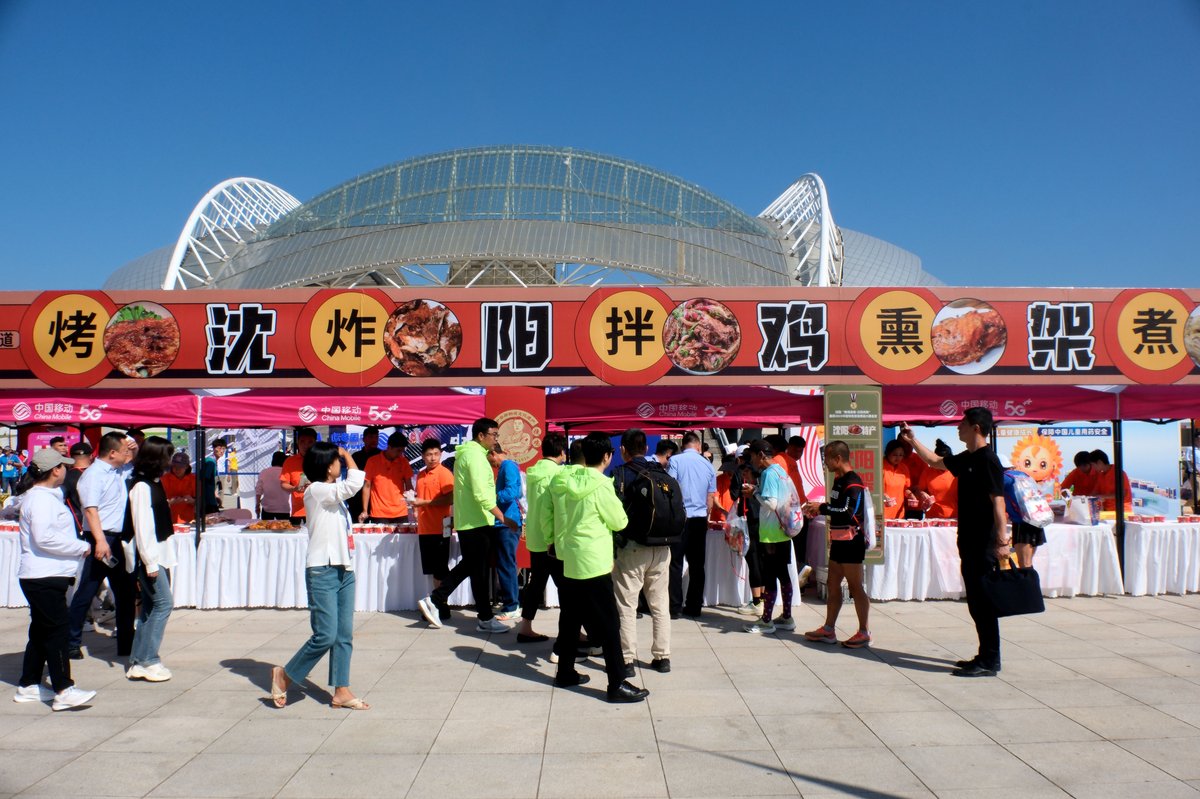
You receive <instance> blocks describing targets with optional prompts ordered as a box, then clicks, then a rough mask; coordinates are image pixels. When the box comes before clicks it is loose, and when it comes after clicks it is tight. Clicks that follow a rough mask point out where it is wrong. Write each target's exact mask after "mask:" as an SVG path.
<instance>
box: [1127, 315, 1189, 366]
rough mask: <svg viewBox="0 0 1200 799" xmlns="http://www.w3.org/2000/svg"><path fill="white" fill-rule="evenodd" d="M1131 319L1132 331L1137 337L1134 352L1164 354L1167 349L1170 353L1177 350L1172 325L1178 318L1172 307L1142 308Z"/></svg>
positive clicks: (1175, 323)
mask: <svg viewBox="0 0 1200 799" xmlns="http://www.w3.org/2000/svg"><path fill="white" fill-rule="evenodd" d="M1133 321H1134V326H1133V332H1134V333H1135V334H1136V335H1137V337H1138V345H1137V347H1135V348H1134V350H1133V351H1134V352H1136V353H1138V354H1139V355H1140V354H1141V353H1143V352H1151V353H1154V352H1157V353H1158V354H1159V355H1165V354H1166V353H1167V351H1168V350H1170V352H1171V353H1172V354H1175V353H1178V352H1179V350H1178V349H1177V348H1176V346H1175V327H1174V326H1175V325H1177V324H1179V320H1178V319H1176V318H1175V311H1174V310H1173V309H1168V310H1166V311H1160V310H1158V309H1157V308H1153V307H1151V308H1143V309H1142V310H1140V311H1138V312H1137V315H1136V316H1134V317H1133Z"/></svg>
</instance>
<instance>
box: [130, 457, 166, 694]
mask: <svg viewBox="0 0 1200 799" xmlns="http://www.w3.org/2000/svg"><path fill="white" fill-rule="evenodd" d="M174 454H175V447H173V446H172V445H171V442H170V441H167V440H166V439H165V438H162V437H161V436H147V437H146V440H145V441H144V442H143V443H142V446H141V448H140V449H139V450H138V454H137V457H136V458H135V459H134V461H133V475H132V477H131V478H130V481H129V503H128V505H126V508H125V529H124V532H123V534H122V538H123V539H124V540H125V541H131V540H132V541H133V542H134V544H135V550H136V552H137V558H136V563H137V567H136V576H137V581H138V585H140V586H141V588H142V609H141V613H140V614H139V617H138V626H137V632H136V633H134V636H133V649H132V650H130V653H129V670H128V671H126V672H125V677H126V678H127V679H130V680H146V681H147V682H164V681H166V680H169V679H171V671H170V670H169V669H168V668H167V667H166V666H164V665H163V663H162V659H161V658H160V657H159V656H158V649H159V647H160V646H161V645H162V639H163V633H164V632H166V629H167V619H169V618H170V617H171V610H172V609H173V608H174V607H175V601H174V598H173V597H172V596H171V581H170V579H169V578H168V577H167V572H166V570H167V569H173V568H175V551H174V550H173V549H171V548H170V547H166V546H163V542H164V541H166V540H167V539H168V538H170V537H171V533H173V532H174V524H173V520H172V518H171V505H170V502H168V500H167V492H166V490H165V489H164V488H163V485H162V476H163V475H164V474H166V471H167V469H168V468H170V464H171V456H172V455H174Z"/></svg>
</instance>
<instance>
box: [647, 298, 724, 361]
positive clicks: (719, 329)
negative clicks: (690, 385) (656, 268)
mask: <svg viewBox="0 0 1200 799" xmlns="http://www.w3.org/2000/svg"><path fill="white" fill-rule="evenodd" d="M741 345H742V331H741V329H740V328H739V327H738V323H737V318H736V317H735V316H734V315H733V312H732V311H730V310H729V309H728V308H726V307H725V306H724V305H722V304H721V303H719V302H717V301H716V300H710V299H706V298H698V299H694V300H688V301H687V302H685V303H682V304H681V305H679V307H677V308H676V309H675V310H674V311H671V314H670V315H669V316H668V317H667V321H666V323H665V324H664V325H663V346H664V347H665V348H666V351H667V357H668V358H670V359H671V363H673V364H675V365H676V366H678V367H679V368H680V369H684V370H686V371H688V372H692V373H693V374H706V375H711V374H715V373H717V372H719V371H721V370H722V369H724V368H725V367H726V366H728V365H729V364H730V363H732V362H733V359H734V358H735V357H736V356H737V353H738V349H739V348H740V347H741Z"/></svg>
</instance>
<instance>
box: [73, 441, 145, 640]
mask: <svg viewBox="0 0 1200 799" xmlns="http://www.w3.org/2000/svg"><path fill="white" fill-rule="evenodd" d="M136 454H137V444H135V443H134V441H133V439H132V438H129V437H127V436H126V435H125V434H123V433H106V434H105V435H104V436H103V437H102V438H101V439H100V449H99V450H98V453H97V458H96V461H95V463H93V464H92V465H91V466H90V467H89V468H88V469H87V471H85V472H84V473H83V476H82V477H80V478H79V485H78V486H77V488H76V490H77V491H78V492H79V504H80V505H82V506H83V530H84V537H85V538H90V539H91V544H92V556H91V557H89V558H87V559H85V560H84V562H83V572H82V573H81V575H80V578H79V586H78V587H77V588H76V590H75V596H74V598H73V599H72V600H71V610H70V618H71V630H70V640H69V647H68V653H69V655H70V657H71V659H72V660H82V659H83V651H82V644H83V622H84V619H85V618H87V612H88V608H89V607H90V606H91V604H92V600H93V599H95V598H96V592H97V591H99V590H100V583H101V582H103V581H104V580H105V579H107V580H108V585H109V588H111V589H112V593H113V604H114V605H115V606H116V612H117V656H118V657H127V656H128V655H129V653H130V651H131V650H132V648H133V611H134V608H133V605H134V592H133V576H132V575H131V574H130V573H129V572H127V571H126V570H125V551H124V548H123V547H122V546H121V530H122V529H123V528H124V526H125V506H126V504H127V502H128V499H129V491H128V489H127V488H126V487H125V479H126V478H127V477H128V476H129V471H130V465H129V464H130V462H131V461H132V460H133V456H134V455H136Z"/></svg>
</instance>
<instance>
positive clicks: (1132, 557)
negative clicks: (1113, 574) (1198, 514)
mask: <svg viewBox="0 0 1200 799" xmlns="http://www.w3.org/2000/svg"><path fill="white" fill-rule="evenodd" d="M1125 590H1126V591H1128V592H1129V593H1130V594H1133V595H1134V596H1142V595H1144V594H1184V593H1187V592H1193V593H1194V592H1198V591H1200V524H1171V523H1167V524H1143V523H1136V522H1129V523H1127V524H1126V525H1125Z"/></svg>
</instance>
